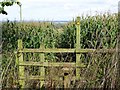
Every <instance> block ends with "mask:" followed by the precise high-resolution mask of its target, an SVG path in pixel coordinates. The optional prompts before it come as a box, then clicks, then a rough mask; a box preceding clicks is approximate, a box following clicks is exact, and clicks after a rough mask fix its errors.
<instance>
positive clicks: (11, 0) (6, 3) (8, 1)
mask: <svg viewBox="0 0 120 90" xmlns="http://www.w3.org/2000/svg"><path fill="white" fill-rule="evenodd" d="M14 3H17V4H18V5H19V6H20V5H21V3H20V2H19V1H18V0H4V1H2V2H0V14H4V15H7V14H8V13H7V12H6V11H5V10H4V7H5V6H12V5H13V4H14Z"/></svg>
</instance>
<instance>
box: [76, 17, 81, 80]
mask: <svg viewBox="0 0 120 90" xmlns="http://www.w3.org/2000/svg"><path fill="white" fill-rule="evenodd" d="M75 22H76V23H75V24H76V49H80V48H81V46H80V36H81V35H80V17H77V19H76V21H75ZM80 57H81V54H78V53H76V66H78V65H80ZM76 79H77V80H78V79H80V69H79V68H77V67H76Z"/></svg>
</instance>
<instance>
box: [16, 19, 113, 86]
mask: <svg viewBox="0 0 120 90" xmlns="http://www.w3.org/2000/svg"><path fill="white" fill-rule="evenodd" d="M75 23H76V48H74V49H65V48H54V49H46V48H44V46H43V45H41V46H40V48H39V49H27V48H23V44H22V40H18V51H17V56H16V64H17V65H18V68H19V74H18V75H19V84H20V85H22V88H24V86H25V72H24V69H25V66H39V67H40V76H32V77H30V78H29V79H39V80H40V88H41V87H42V86H43V84H44V80H45V67H66V66H70V67H75V68H76V75H75V79H76V80H79V79H80V72H79V71H80V68H81V67H86V66H85V65H84V64H83V63H82V62H81V60H80V57H81V53H88V52H102V53H107V52H110V53H112V52H115V49H99V50H97V49H81V47H80V46H81V45H80V36H81V35H80V30H81V28H80V17H77V19H76V21H75ZM27 52H30V53H36V52H37V53H40V62H29V61H24V60H23V53H27ZM45 53H75V54H76V62H45V55H44V54H45ZM66 78H67V77H66ZM65 87H66V83H64V88H65Z"/></svg>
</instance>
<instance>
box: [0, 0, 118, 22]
mask: <svg viewBox="0 0 120 90" xmlns="http://www.w3.org/2000/svg"><path fill="white" fill-rule="evenodd" d="M20 1H21V3H22V13H23V19H24V20H31V19H34V20H38V19H40V20H43V19H49V20H51V19H52V20H58V19H59V20H60V19H64V20H67V19H72V18H73V17H76V16H77V15H82V14H88V13H92V14H95V13H96V11H97V12H107V11H108V10H110V11H111V12H117V9H118V5H117V4H118V0H114V1H113V0H20ZM6 10H7V11H8V16H3V15H2V16H1V15H0V17H2V18H0V20H1V19H4V18H8V19H11V20H14V19H15V18H16V19H17V20H19V7H18V6H15V5H14V6H12V7H9V8H6Z"/></svg>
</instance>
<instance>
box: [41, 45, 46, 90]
mask: <svg viewBox="0 0 120 90" xmlns="http://www.w3.org/2000/svg"><path fill="white" fill-rule="evenodd" d="M40 48H41V49H44V45H43V44H41V45H40ZM40 62H43V64H44V62H45V55H44V53H41V54H40ZM40 77H42V78H43V80H40V88H42V86H43V85H44V77H45V68H44V66H43V67H40Z"/></svg>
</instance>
